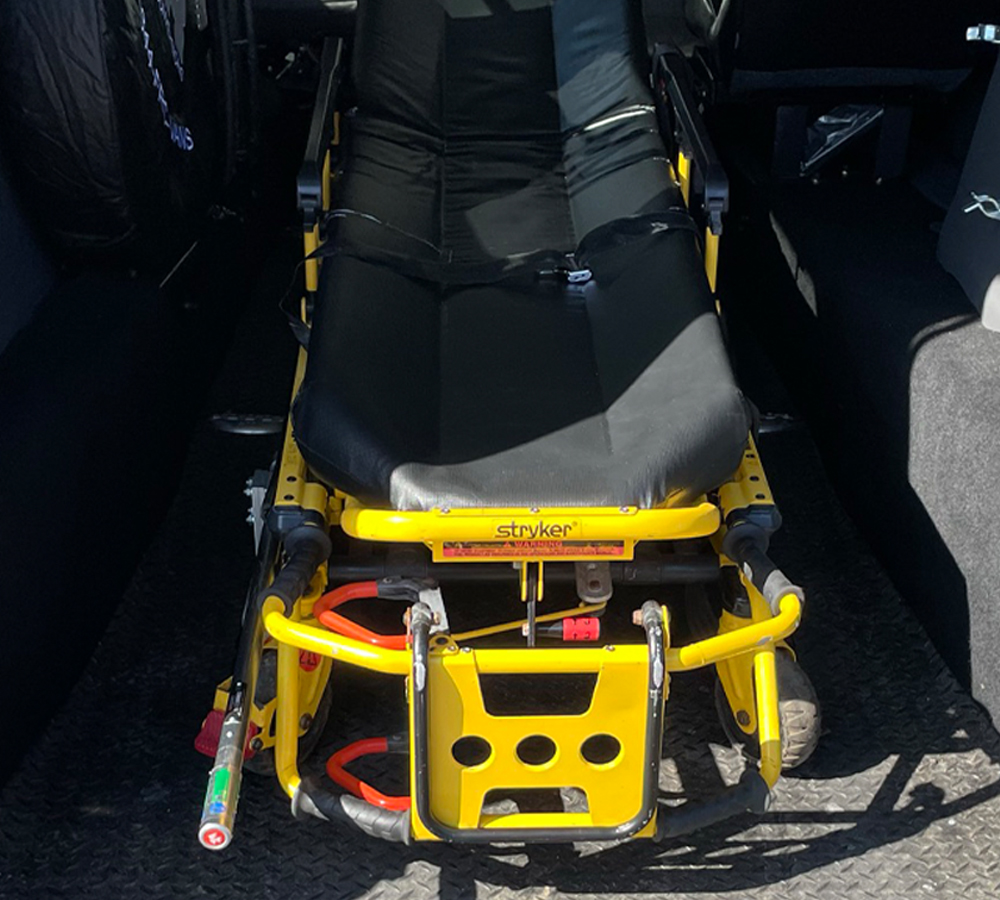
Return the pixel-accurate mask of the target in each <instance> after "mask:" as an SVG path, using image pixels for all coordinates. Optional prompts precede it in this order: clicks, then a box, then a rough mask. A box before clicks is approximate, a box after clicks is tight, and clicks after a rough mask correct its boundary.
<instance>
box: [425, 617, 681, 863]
mask: <svg viewBox="0 0 1000 900" xmlns="http://www.w3.org/2000/svg"><path fill="white" fill-rule="evenodd" d="M431 624H432V618H431V612H430V610H429V609H428V607H426V606H425V605H424V604H422V603H418V604H416V605H415V606H414V607H413V609H412V613H411V616H410V627H411V629H412V632H413V669H412V674H411V682H410V690H411V691H412V692H413V701H412V702H413V755H414V774H415V781H414V799H415V801H416V810H415V812H416V814H417V816H419V818H420V821H421V823H422V824H423V825H424V827H425V828H427V830H428V831H430V832H431V834H433V835H434V836H435V837H437V838H440V839H441V840H442V841H448V842H451V843H466V844H494V843H508V842H509V843H550V844H552V843H574V842H577V841H621V840H625V839H626V838H630V837H632V836H633V835H635V834H636V833H637V832H639V831H641V830H642V829H643V828H645V827H646V825H648V824H649V823H650V821H652V819H653V816H655V815H656V810H657V804H658V800H659V774H660V747H661V742H662V736H663V700H664V696H663V695H664V686H665V683H666V677H667V676H666V664H665V658H664V657H665V654H664V648H663V616H662V611H661V607H660V604H658V603H656V602H655V601H652V600H647V601H646V602H645V603H644V604H643V606H642V625H643V628H644V629H645V632H646V646H647V648H648V650H649V690H648V693H647V701H646V758H645V761H644V764H643V769H644V771H643V785H642V805H641V807H640V809H639V811H638V812H637V813H636V814H635V815H634V816H633V817H632V818H631V819H629V820H628V821H627V822H622V823H621V824H620V825H608V826H593V827H582V828H581V827H576V828H453V827H452V826H450V825H445V824H443V823H442V822H439V821H438V820H437V819H436V818H435V817H434V814H433V813H432V812H431V803H430V771H429V759H428V757H429V750H428V728H429V723H428V709H427V707H428V703H427V681H428V671H429V670H428V663H429V657H430V628H431Z"/></svg>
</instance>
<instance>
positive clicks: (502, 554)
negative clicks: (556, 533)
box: [439, 541, 625, 559]
mask: <svg viewBox="0 0 1000 900" xmlns="http://www.w3.org/2000/svg"><path fill="white" fill-rule="evenodd" d="M624 556H625V542H624V541H445V542H444V543H442V544H441V545H440V553H439V558H441V559H522V558H526V559H539V558H541V559H558V558H563V559H565V558H573V557H624Z"/></svg>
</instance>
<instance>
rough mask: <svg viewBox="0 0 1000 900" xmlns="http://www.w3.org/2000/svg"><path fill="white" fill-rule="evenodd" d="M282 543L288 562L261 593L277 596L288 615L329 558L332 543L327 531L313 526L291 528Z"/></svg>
mask: <svg viewBox="0 0 1000 900" xmlns="http://www.w3.org/2000/svg"><path fill="white" fill-rule="evenodd" d="M284 542H285V553H286V555H287V561H286V562H285V564H284V565H283V566H282V567H281V570H280V571H279V572H278V574H277V575H276V576H275V578H274V581H272V582H271V584H270V585H269V586H268V587H267V588H265V589H264V591H263V596H264V597H278V598H279V599H280V600H281V602H282V603H284V604H285V613H286V614H288V613H291V611H292V607H293V606H294V605H295V604H296V602H297V601H298V600H299V598H300V597H302V596H303V594H305V592H306V590H307V589H308V588H309V582H310V581H311V580H312V577H313V575H315V574H316V570H317V569H318V568H319V567H320V566H321V565H322V564H323V563H324V562H326V560H328V559H329V558H330V553H332V552H333V545H332V543H331V542H330V536H329V535H328V534H327V533H326V531H325V530H323V529H322V528H317V527H315V526H314V525H299V526H298V527H297V528H293V529H292V530H291V531H290V532H289V533H288V534H287V535H285V541H284Z"/></svg>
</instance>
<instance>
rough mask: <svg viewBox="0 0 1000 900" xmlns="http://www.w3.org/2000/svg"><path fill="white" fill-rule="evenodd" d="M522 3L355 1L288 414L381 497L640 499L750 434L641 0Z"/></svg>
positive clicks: (722, 459) (359, 486)
mask: <svg viewBox="0 0 1000 900" xmlns="http://www.w3.org/2000/svg"><path fill="white" fill-rule="evenodd" d="M522 6H523V7H525V8H524V9H522V10H519V11H514V10H513V9H511V8H510V7H508V6H507V5H499V4H497V5H493V4H490V7H489V8H490V9H493V10H494V11H493V12H489V11H488V10H487V7H486V6H485V5H483V4H480V3H471V2H470V3H466V2H459V0H448V2H445V0H442V2H441V3H437V2H432V0H406V2H403V0H382V2H380V0H371V2H369V3H365V4H363V5H362V7H361V12H360V17H359V22H358V45H357V48H356V59H357V60H360V62H357V63H356V65H355V70H354V78H355V81H356V82H357V85H356V90H357V94H358V98H359V106H358V110H357V111H356V113H355V114H354V115H353V116H351V117H350V120H349V122H348V123H347V124H348V128H347V129H346V130H347V133H348V136H347V141H346V146H345V156H344V160H343V166H342V175H341V177H340V179H339V182H338V188H337V192H336V198H335V210H334V212H333V213H332V216H331V220H330V223H329V224H330V233H329V237H328V240H327V243H326V245H325V251H324V252H325V253H326V259H325V260H324V264H323V269H322V277H321V284H320V292H319V298H318V303H317V311H316V320H315V323H314V326H313V331H312V336H311V339H310V348H309V361H308V365H307V369H306V375H305V379H304V382H303V386H302V389H301V391H300V393H299V396H298V398H297V400H296V403H295V406H294V409H293V425H294V429H295V436H296V439H297V441H298V443H299V445H300V447H301V449H302V452H303V454H304V456H305V459H306V461H307V463H308V464H309V465H310V467H311V468H312V470H313V471H314V472H315V473H316V474H317V475H318V476H319V477H321V478H323V479H324V480H325V481H327V482H328V483H330V484H333V485H336V486H337V487H340V488H342V489H344V490H346V491H348V492H350V493H351V494H353V495H355V496H357V497H359V498H360V499H362V500H364V501H365V502H367V503H369V504H373V505H378V506H383V507H393V508H397V509H429V508H432V507H435V506H451V507H456V508H458V507H472V506H474V507H499V506H525V505H526V506H539V505H566V506H586V505H602V506H603V505H614V506H621V505H633V504H637V505H640V506H643V507H649V506H652V505H655V504H658V503H660V502H663V501H665V500H678V501H679V500H682V499H688V498H691V497H694V496H697V495H699V494H701V493H704V492H705V491H706V490H710V489H712V488H715V487H717V486H718V485H719V484H720V483H721V482H722V481H724V480H725V479H726V478H727V477H728V476H729V475H730V474H731V473H732V472H733V471H734V470H735V468H736V466H737V465H738V463H739V459H740V454H741V453H742V450H743V447H744V444H745V442H746V435H747V431H748V418H747V413H746V409H745V405H744V402H743V398H742V396H741V394H740V392H739V390H738V389H737V387H736V386H735V384H734V382H733V378H732V374H731V372H730V369H729V364H728V361H727V357H726V353H725V349H724V347H723V345H722V340H721V335H720V332H719V327H718V323H717V319H716V316H715V313H714V306H713V300H712V297H711V294H710V292H709V290H708V286H707V283H706V279H705V276H704V272H703V270H702V263H701V257H700V254H699V251H698V245H697V240H698V239H697V235H696V233H695V231H694V229H693V227H692V225H691V222H690V219H688V218H687V216H686V213H684V212H683V207H682V204H681V201H680V198H679V195H678V192H677V188H676V186H675V185H674V184H673V182H672V180H671V178H670V174H669V169H668V166H667V164H666V160H665V158H664V157H665V153H664V148H663V145H662V143H661V141H660V139H659V136H658V132H657V128H656V119H655V112H654V111H653V108H652V103H651V98H650V96H649V93H648V90H647V88H646V87H645V84H644V82H643V79H642V77H641V75H640V74H639V71H640V70H639V69H638V67H637V65H636V59H637V51H636V47H635V42H634V32H633V30H632V16H633V13H634V10H633V9H631V8H630V7H629V5H628V4H627V3H626V2H625V0H601V2H598V0H557V2H556V3H555V4H554V5H553V6H550V5H548V4H545V3H542V2H534V3H526V4H522ZM483 10H487V12H483ZM404 37H405V39H404ZM639 52H641V50H640V51H639ZM570 271H573V272H575V273H577V275H578V277H580V278H581V279H582V281H581V283H579V284H570V283H567V278H566V277H565V273H566V272H570ZM559 273H563V274H559ZM588 274H589V276H590V277H588ZM577 275H574V277H577Z"/></svg>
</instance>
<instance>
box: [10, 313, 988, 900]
mask: <svg viewBox="0 0 1000 900" xmlns="http://www.w3.org/2000/svg"><path fill="white" fill-rule="evenodd" d="M267 299H269V298H265V301H266V300H267ZM277 317H278V314H277V313H276V312H274V311H273V308H272V306H271V305H270V304H269V303H267V302H265V303H264V304H262V305H259V309H258V310H256V311H255V312H253V313H252V315H251V316H250V318H249V319H248V321H247V322H246V323H245V325H244V329H243V332H242V335H241V338H240V339H239V341H238V343H237V346H236V347H235V349H234V351H233V353H232V356H231V358H230V360H229V363H228V367H227V371H226V374H224V376H223V378H222V380H221V381H220V383H219V385H217V388H216V395H215V397H214V400H213V404H214V408H215V409H216V410H222V409H235V410H236V411H251V408H250V407H249V406H248V404H249V403H251V402H252V403H253V404H254V406H253V407H252V411H256V412H273V413H280V412H281V408H282V404H283V402H284V399H285V394H286V391H287V377H285V376H286V374H287V373H288V372H290V371H291V365H292V354H291V351H292V349H293V348H292V347H291V345H290V343H289V342H287V341H285V340H284V334H283V333H282V331H281V326H280V322H279V321H276V319H277ZM268 335H271V337H267V336H268ZM274 335H280V338H281V340H280V341H279V340H278V339H277V338H275V337H273V336H274ZM268 344H271V345H273V346H274V347H275V353H274V354H273V359H272V360H271V361H270V362H269V363H267V364H265V365H261V364H260V363H261V356H260V355H259V350H260V347H261V346H262V345H264V346H267V345H268ZM753 380H754V379H753V378H750V379H748V378H747V376H746V373H744V378H743V381H744V383H745V384H747V385H748V386H749V385H751V383H752V381H753ZM752 393H753V392H752V389H751V394H752ZM247 398H252V400H248V399H247ZM754 399H756V400H758V402H761V405H765V403H764V401H762V400H761V398H760V397H754ZM766 399H769V400H772V401H773V399H774V398H773V397H770V398H766ZM268 404H270V405H269V406H268ZM244 407H247V408H246V409H244ZM262 407H265V408H262ZM765 408H766V407H765ZM269 441H270V439H269V438H266V437H235V436H233V435H229V434H224V433H221V432H220V431H218V430H214V429H212V428H211V427H210V426H209V425H208V424H206V425H205V427H204V428H203V429H202V430H201V431H200V433H199V435H198V436H197V438H196V440H195V442H194V444H193V446H192V448H191V453H190V457H189V460H188V465H187V470H186V475H185V479H184V483H183V486H182V489H181V492H180V494H179V496H178V497H177V499H176V502H175V504H174V507H173V509H172V512H171V514H170V516H169V519H168V521H167V522H166V523H165V525H164V527H163V528H162V530H161V532H160V534H159V537H158V539H157V540H156V542H155V543H154V544H153V546H152V547H151V548H150V550H149V552H148V554H147V556H146V558H145V560H144V562H143V564H142V565H141V567H140V568H139V570H138V571H137V573H136V575H135V579H134V581H133V584H132V586H131V588H130V590H129V592H128V595H127V597H126V599H125V601H124V603H123V605H122V606H121V608H120V610H119V613H118V615H117V617H116V619H115V620H114V622H113V623H112V625H111V627H110V629H109V631H108V633H107V635H106V637H105V639H104V641H103V643H102V645H101V646H100V648H99V649H98V651H97V653H96V654H95V657H94V659H93V661H92V663H91V665H90V667H89V669H88V671H87V672H86V674H85V676H84V678H83V679H82V681H81V682H80V683H79V684H78V685H77V687H76V689H75V690H74V692H73V694H72V696H71V699H70V700H69V702H68V704H67V705H66V707H65V708H64V709H62V710H61V711H59V712H58V713H57V714H56V717H55V719H54V721H53V722H52V724H51V726H50V727H49V729H48V731H47V732H46V733H45V734H44V736H43V737H42V739H41V740H40V742H39V743H38V744H37V746H36V747H35V748H34V750H33V751H32V752H31V753H30V755H29V756H28V758H27V759H26V760H25V761H24V763H23V765H22V767H21V768H20V770H19V771H18V772H17V773H16V774H15V775H14V777H13V778H12V780H11V781H10V782H9V783H8V785H7V786H6V788H5V789H4V790H3V792H2V795H0V898H4V900H15V898H32V900H38V898H47V897H56V896H72V897H74V898H87V897H95V898H96V897H100V898H106V897H114V898H133V897H135V898H140V897H141V898H143V900H152V898H158V897H192V896H205V897H217V898H229V897H233V898H236V897H246V896H259V897H268V898H271V897H274V898H279V897H289V898H292V897H295V898H301V897H319V896H322V897H324V898H357V897H384V898H396V897H413V898H423V897H427V898H431V897H443V898H459V897H472V896H489V897H491V898H492V897H497V898H500V897H512V896H536V895H538V894H537V892H539V891H544V893H543V894H541V895H542V896H546V897H558V896H561V895H567V896H569V895H580V894H584V895H587V896H602V897H604V896H615V897H619V896H621V897H624V896H631V895H632V894H633V893H634V894H635V895H636V896H652V895H655V896H664V895H680V896H704V897H711V896H714V895H719V896H722V895H728V896H731V895H732V892H743V893H741V894H740V896H747V897H750V896H753V897H772V896H773V897H779V896H780V897H782V898H799V897H802V898H816V897H822V898H823V900H836V898H841V897H843V898H848V897H849V898H857V897H862V896H865V897H867V896H872V897H874V896H878V897H880V898H897V897H898V898H907V900H912V898H915V897H935V898H951V897H955V898H959V897H961V898H963V900H980V898H982V900H986V898H993V897H996V896H998V895H1000V844H998V843H997V842H996V840H995V832H996V822H997V821H998V820H1000V819H998V817H1000V737H998V735H997V733H996V732H995V731H994V730H993V729H992V727H991V726H990V724H989V722H988V720H987V718H986V717H985V715H984V714H983V713H982V712H981V711H980V710H979V709H978V708H977V707H976V705H975V704H974V703H973V701H972V700H971V699H970V698H969V697H968V695H967V694H965V693H964V692H962V691H961V690H960V689H959V687H958V686H957V684H956V682H955V680H954V679H953V677H952V676H951V675H950V674H949V672H948V671H947V670H946V669H945V667H944V665H943V664H942V663H941V661H940V660H939V658H938V657H937V655H936V654H935V652H934V651H933V649H932V648H931V646H930V643H929V641H928V640H927V637H926V635H925V634H924V633H923V632H922V630H921V629H920V627H919V626H918V625H917V624H916V622H915V621H914V619H913V618H912V616H911V615H910V614H909V613H908V612H907V611H906V609H905V607H904V606H903V604H902V601H901V600H900V599H899V597H898V596H897V594H896V593H895V592H894V590H893V588H892V587H891V585H890V584H889V582H888V581H887V579H886V577H885V576H884V574H883V573H882V571H881V570H880V568H879V567H878V566H877V564H876V563H875V562H874V561H873V559H872V558H871V557H870V555H869V554H868V552H867V550H866V549H865V547H864V546H863V545H862V544H861V542H860V540H859V539H858V538H857V536H856V535H855V533H854V531H853V529H852V527H851V526H850V524H849V523H848V521H847V520H846V518H845V517H844V515H843V513H842V512H841V511H840V508H839V506H838V505H837V504H836V502H835V500H834V499H833V497H832V495H831V493H830V491H829V488H828V487H827V485H826V482H825V480H824V477H823V474H822V469H821V467H820V463H819V461H818V457H817V456H816V454H815V451H814V449H813V447H812V444H811V442H810V439H809V437H808V435H807V434H806V433H805V432H804V431H802V430H790V431H781V432H778V433H773V434H765V435H764V436H763V437H762V453H766V456H767V459H768V461H769V464H770V466H769V471H770V472H771V473H772V482H773V484H774V488H775V491H776V493H778V494H779V495H780V496H781V498H782V512H783V514H784V517H785V526H784V528H783V530H782V531H781V533H780V534H779V535H778V537H777V539H776V540H775V543H774V545H773V548H772V549H773V555H774V557H775V559H776V560H777V561H778V562H779V563H780V564H781V565H782V566H783V567H785V568H786V569H787V570H788V571H794V572H796V573H797V574H798V573H801V578H802V581H803V586H804V587H805V588H806V590H807V592H808V596H809V609H808V615H807V616H806V617H805V618H804V620H803V625H802V628H801V630H800V632H799V634H798V635H797V638H796V648H797V650H798V653H799V654H800V657H801V658H802V660H803V662H804V663H805V665H806V667H807V668H808V671H809V672H810V675H811V676H812V678H813V680H814V682H815V685H816V689H817V692H818V693H819V697H820V700H821V702H822V704H823V710H824V720H825V727H826V731H827V733H826V734H825V736H824V738H823V741H822V742H821V744H820V748H819V750H818V751H817V753H816V755H815V756H814V757H813V759H811V760H810V761H809V762H808V763H807V764H806V765H805V766H803V767H802V769H800V770H797V771H796V772H794V773H791V774H790V775H787V776H786V777H784V778H782V780H781V781H780V783H779V785H778V788H777V791H776V794H775V798H774V803H773V806H772V808H771V810H770V811H769V812H768V813H767V814H765V815H764V816H762V817H760V818H750V817H747V818H741V819H735V820H732V821H729V822H726V823H724V824H722V825H719V826H716V827H713V828H710V829H707V830H705V831H702V832H699V833H697V834H695V835H693V836H691V837H688V838H682V839H677V840H673V841H668V842H667V843H665V844H663V845H659V846H657V845H654V844H651V843H648V842H636V843H632V844H628V845H622V846H617V847H610V848H603V849H598V848H596V847H586V846H583V847H576V848H570V847H545V846H536V847H532V848H530V849H528V850H523V849H520V848H509V849H501V848H486V847H482V848H462V847H437V846H433V845H418V846H415V847H411V848H405V847H401V846H397V845H388V844H385V843H382V842H378V841H375V840H369V839H367V838H364V837H363V836H361V835H359V834H357V833H354V832H352V831H348V830H346V829H339V830H334V829H331V828H330V827H329V826H325V825H324V824H323V823H320V822H296V821H294V820H293V819H292V818H291V817H290V816H289V815H288V813H287V807H286V803H285V801H284V799H283V797H282V795H281V792H280V788H279V787H278V785H277V783H276V782H275V781H274V780H273V779H271V778H263V779H261V778H252V777H248V778H247V779H246V781H245V785H244V802H243V803H242V804H241V812H240V829H239V835H238V839H237V840H236V842H235V843H234V844H233V846H232V848H231V849H230V850H229V852H228V853H227V854H225V855H224V856H221V855H213V854H207V853H204V852H201V851H200V850H199V848H198V847H197V842H196V838H195V835H194V834H193V832H192V828H191V810H192V809H193V808H197V806H198V804H199V802H200V799H201V794H202V791H203V790H204V775H205V760H204V758H203V757H201V756H200V755H199V754H197V753H196V752H195V751H194V749H193V748H192V746H191V738H192V735H193V733H194V732H195V731H196V730H197V727H198V724H199V723H200V721H201V717H202V716H203V714H204V710H205V708H206V706H207V705H208V704H209V703H210V701H211V697H210V696H207V695H206V694H205V691H206V687H205V686H206V685H211V684H212V682H213V679H214V678H215V675H216V674H217V673H218V672H219V671H222V670H224V669H225V668H226V666H227V665H228V664H229V662H230V659H231V654H232V648H233V642H234V640H235V636H236V635H235V628H236V624H237V618H238V616H236V615H234V613H235V612H236V610H238V608H239V605H240V603H241V601H242V594H243V589H244V585H245V582H246V578H247V574H248V571H249V568H250V563H251V557H250V536H249V534H245V535H239V533H238V530H236V529H234V528H233V523H234V522H235V521H239V520H240V519H241V518H243V516H244V515H245V510H244V509H243V504H244V501H245V498H244V497H243V495H242V490H241V489H242V485H243V481H244V479H245V477H246V475H247V474H248V473H250V472H251V471H252V470H253V469H254V468H257V467H259V466H260V465H262V464H263V463H266V461H267V460H268V459H269V457H270V454H271V453H272V451H273V445H272V444H271V443H270V442H269ZM248 530H249V529H248ZM240 538H242V540H240ZM644 593H645V592H639V591H636V595H635V598H634V599H636V600H641V599H643V598H644V596H643V594H644ZM629 599H630V600H631V599H632V598H631V597H630V598H629ZM449 602H450V603H453V604H457V605H460V604H461V603H462V602H463V596H462V592H461V588H455V589H452V590H451V592H450V594H449ZM24 677H26V678H29V677H47V673H44V672H39V673H24ZM338 677H340V678H342V679H343V682H342V686H341V689H340V690H338V691H337V692H335V699H334V707H333V710H332V713H331V717H330V722H331V725H330V728H329V729H328V732H327V739H326V743H327V744H328V745H329V748H330V749H331V750H332V749H333V748H334V747H336V746H342V745H343V744H345V743H347V742H349V741H351V740H354V739H357V738H360V737H364V736H369V735H373V734H389V733H393V732H396V731H400V730H402V728H403V726H404V724H405V722H404V721H403V720H402V718H401V715H402V713H401V707H400V706H399V705H398V704H393V702H392V700H393V697H394V696H395V695H394V694H393V693H392V692H393V691H394V689H396V688H398V685H395V684H393V683H391V682H389V681H388V680H386V679H370V678H365V676H363V675H361V674H359V673H358V672H357V671H349V670H348V667H344V671H343V672H341V673H339V675H338ZM680 677H682V678H683V679H684V680H685V682H686V683H685V684H684V685H683V687H684V690H680V689H678V690H677V691H676V692H675V693H674V695H673V697H672V699H671V702H670V703H669V704H668V706H667V726H666V740H665V746H664V755H665V757H666V758H665V759H664V762H663V766H662V772H661V787H662V788H663V789H664V790H665V791H666V792H667V794H668V795H670V794H677V795H681V794H682V793H683V794H684V795H688V796H694V797H698V796H708V795H711V794H713V793H715V792H717V791H718V789H719V787H720V785H721V783H722V782H729V783H731V782H733V781H735V780H736V778H737V777H738V775H739V773H740V771H741V770H742V766H743V762H742V760H741V759H740V757H739V755H738V754H737V752H736V751H735V750H733V749H731V748H730V747H729V746H728V744H727V743H726V741H725V737H724V735H723V733H722V729H721V727H720V726H719V724H718V721H717V719H716V716H715V713H714V710H713V682H712V675H711V672H710V671H703V672H697V673H692V674H689V675H684V676H680ZM345 688H346V689H345ZM372 710H384V711H385V712H384V713H378V712H376V714H375V715H373V714H372ZM7 725H8V727H16V723H7ZM325 755H326V754H324V753H320V754H318V755H317V758H320V759H322V758H325ZM370 759H371V762H370V763H365V765H363V766H360V768H359V769H358V770H357V771H358V772H359V774H361V775H362V776H369V777H370V780H372V781H374V782H377V783H380V784H382V785H385V786H387V787H388V788H392V787H394V786H398V784H397V785H394V783H393V779H394V778H397V777H398V774H399V773H398V772H397V771H396V770H394V769H393V768H392V765H393V763H392V761H391V759H389V758H382V757H372V758H370ZM359 765H360V764H359ZM366 766H367V767H366ZM380 766H385V768H380ZM518 892H521V893H520V894H518Z"/></svg>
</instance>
